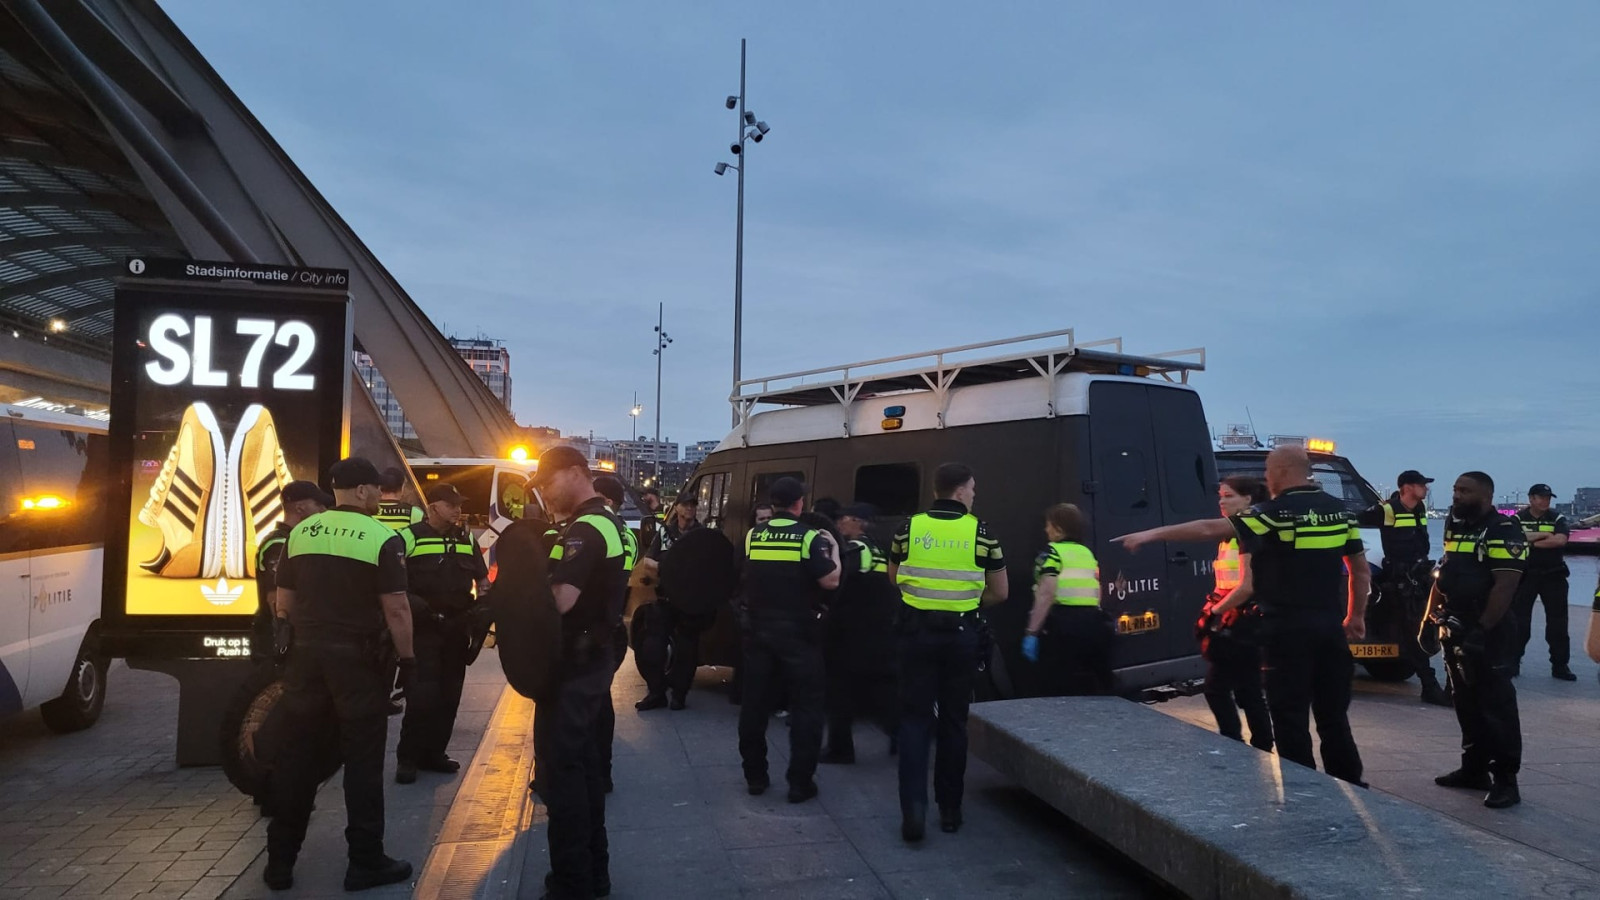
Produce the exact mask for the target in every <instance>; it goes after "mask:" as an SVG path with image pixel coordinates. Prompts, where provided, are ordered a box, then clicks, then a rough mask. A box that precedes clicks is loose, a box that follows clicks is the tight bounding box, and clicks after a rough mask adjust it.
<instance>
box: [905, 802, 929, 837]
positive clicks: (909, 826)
mask: <svg viewBox="0 0 1600 900" xmlns="http://www.w3.org/2000/svg"><path fill="white" fill-rule="evenodd" d="M927 818H928V804H926V803H913V804H911V805H910V806H902V807H900V837H902V838H904V839H905V840H906V841H908V842H911V843H915V842H917V841H920V840H922V836H923V834H924V833H925V832H926V831H927Z"/></svg>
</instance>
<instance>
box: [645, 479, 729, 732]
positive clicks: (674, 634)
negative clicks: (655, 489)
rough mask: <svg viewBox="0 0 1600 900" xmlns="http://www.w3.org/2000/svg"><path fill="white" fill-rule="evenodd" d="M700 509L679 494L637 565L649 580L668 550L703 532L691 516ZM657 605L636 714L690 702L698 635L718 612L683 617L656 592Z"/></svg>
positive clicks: (690, 497) (655, 575)
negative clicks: (658, 619) (657, 627)
mask: <svg viewBox="0 0 1600 900" xmlns="http://www.w3.org/2000/svg"><path fill="white" fill-rule="evenodd" d="M699 506H700V501H699V498H697V497H696V496H695V495H693V494H683V495H681V496H680V497H678V499H677V502H676V503H674V504H673V506H672V517H671V518H669V519H668V520H667V521H666V522H665V523H664V524H662V525H661V527H659V528H657V529H656V533H655V542H654V543H653V544H652V545H651V546H650V549H649V551H648V552H646V553H645V555H644V559H643V560H641V561H640V566H641V567H642V568H643V569H644V570H645V572H646V574H647V575H649V576H650V577H651V578H652V579H655V578H658V573H659V572H660V568H661V558H662V556H664V555H666V554H667V553H670V552H671V551H672V545H673V544H676V543H677V542H678V541H679V540H681V539H682V538H683V536H684V535H686V534H688V533H689V532H691V531H694V530H695V529H697V528H700V527H702V526H701V524H700V520H699V519H698V518H696V517H695V513H696V511H697V510H698V509H699ZM656 603H657V604H658V610H659V612H660V614H661V622H660V631H659V633H657V634H655V635H652V639H651V640H650V641H649V643H650V645H651V646H650V647H649V648H648V649H647V650H646V649H645V648H641V650H642V651H643V652H642V653H641V657H642V658H640V660H639V672H640V674H641V675H643V676H644V679H645V690H646V693H645V697H644V699H643V700H640V701H639V702H637V703H635V704H634V705H633V707H634V709H637V710H640V711H643V710H650V709H660V708H661V707H663V706H670V707H671V708H672V709H683V708H684V706H685V705H686V704H687V703H688V696H689V687H690V686H691V685H693V684H694V673H695V669H697V668H699V667H700V635H701V634H703V633H704V632H705V630H706V629H708V628H710V627H711V625H712V623H713V622H714V621H716V613H714V612H713V613H709V614H701V613H691V612H687V611H685V610H683V609H681V608H679V607H678V606H676V605H675V604H673V602H672V598H671V597H669V596H667V595H666V594H664V593H661V592H660V589H659V588H658V589H657V594H656ZM669 691H670V692H671V695H672V696H671V700H670V702H669V700H668V697H667V695H668V692H669Z"/></svg>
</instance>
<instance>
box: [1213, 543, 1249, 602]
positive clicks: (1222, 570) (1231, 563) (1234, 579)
mask: <svg viewBox="0 0 1600 900" xmlns="http://www.w3.org/2000/svg"><path fill="white" fill-rule="evenodd" d="M1213 570H1214V571H1215V572H1216V576H1217V593H1219V594H1222V595H1223V596H1227V595H1228V594H1230V593H1232V592H1233V589H1234V588H1236V587H1238V586H1239V585H1240V583H1241V582H1243V581H1244V577H1243V575H1241V574H1240V572H1239V542H1238V541H1237V540H1231V541H1224V542H1222V543H1220V544H1218V545H1217V562H1216V565H1215V566H1214V567H1213Z"/></svg>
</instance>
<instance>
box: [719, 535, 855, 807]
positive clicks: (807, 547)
mask: <svg viewBox="0 0 1600 900" xmlns="http://www.w3.org/2000/svg"><path fill="white" fill-rule="evenodd" d="M827 540H828V539H827V538H825V537H824V536H823V535H822V533H821V532H819V531H817V530H816V529H814V528H811V527H810V526H808V525H805V524H803V523H801V522H797V521H795V520H794V519H792V518H790V517H788V516H779V517H776V518H774V519H772V521H770V522H768V523H767V524H765V525H762V526H761V527H760V528H754V529H751V531H750V532H749V534H747V535H746V536H745V541H744V546H745V553H744V557H745V562H744V587H745V590H744V599H745V608H744V610H743V615H742V616H741V618H742V620H743V621H742V622H741V623H740V624H741V625H742V626H743V627H742V628H741V629H740V630H741V632H742V634H741V637H742V641H741V650H742V652H743V657H742V660H743V662H742V668H743V669H744V676H743V677H744V702H743V704H741V705H740V707H739V757H740V759H741V760H743V762H744V778H745V782H746V784H748V785H749V787H750V793H752V794H759V793H761V792H762V791H764V790H766V788H767V785H768V784H769V783H770V782H769V780H768V774H767V720H768V718H769V717H770V716H771V713H772V704H773V701H774V699H775V697H776V694H777V692H778V689H779V687H780V686H781V687H783V688H784V689H786V690H785V692H786V694H787V695H788V700H789V770H788V773H787V778H788V782H789V799H790V800H791V801H795V802H799V801H801V800H805V799H807V798H808V797H810V796H812V795H814V794H815V793H816V783H815V781H814V780H813V779H814V778H815V776H816V771H817V757H818V755H819V754H820V753H821V752H822V722H823V691H824V684H823V678H824V676H823V664H822V622H821V618H820V614H821V603H820V600H821V594H822V589H821V588H820V587H819V586H818V584H817V580H818V579H820V578H825V577H827V575H828V573H830V572H832V571H833V560H832V559H830V558H829V557H828V553H827V543H826V542H827Z"/></svg>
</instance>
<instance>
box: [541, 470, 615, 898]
mask: <svg viewBox="0 0 1600 900" xmlns="http://www.w3.org/2000/svg"><path fill="white" fill-rule="evenodd" d="M535 483H536V485H537V486H538V488H539V490H540V492H541V494H542V495H543V497H544V501H545V503H546V504H547V505H548V506H549V508H550V511H551V513H553V514H554V516H555V517H556V519H557V520H558V521H560V522H563V523H565V527H563V529H562V532H561V558H560V561H559V562H557V563H556V564H555V567H554V569H553V570H552V571H551V573H550V586H551V593H552V594H554V596H555V602H556V608H557V609H558V610H560V612H561V663H560V666H559V667H558V669H557V672H556V683H555V685H554V686H553V687H552V688H551V689H550V690H549V692H548V694H547V696H544V697H539V698H536V703H537V704H538V710H537V716H536V719H535V722H534V740H535V742H536V745H537V746H536V753H537V757H538V765H539V770H540V775H539V779H538V781H539V788H538V790H539V792H540V796H541V797H542V798H543V799H544V802H545V806H546V807H547V808H548V809H549V816H550V821H549V825H548V826H547V829H546V834H547V837H548V839H549V842H550V874H549V875H548V876H547V877H546V878H545V888H546V889H547V891H546V894H545V896H547V897H551V898H584V900H587V898H590V897H604V896H606V895H608V894H609V893H611V876H610V853H609V848H608V845H607V840H606V792H605V773H604V771H603V770H602V767H601V748H600V719H601V716H602V710H603V709H604V708H605V707H606V706H608V705H609V704H610V699H609V698H610V693H611V674H612V671H613V670H614V669H615V656H614V654H615V653H616V650H615V649H614V648H613V647H612V641H613V640H614V632H615V626H616V620H617V618H618V617H619V616H620V615H621V609H622V605H623V603H624V602H625V600H626V597H627V591H628V579H627V577H626V575H625V574H624V572H623V564H624V562H625V559H626V553H627V550H626V545H625V543H624V539H623V534H624V533H625V532H626V531H627V527H626V526H624V525H623V524H622V522H621V521H620V520H619V519H618V518H617V517H616V516H615V515H613V514H612V513H611V511H610V510H608V509H607V508H606V503H605V498H603V497H601V496H600V495H599V494H597V493H595V490H594V484H593V481H592V479H591V476H590V474H589V460H588V458H587V457H585V456H584V455H583V454H582V453H580V452H579V451H577V450H576V449H574V448H572V447H567V446H558V447H552V448H550V449H549V450H546V451H545V452H544V453H543V454H542V455H541V456H540V457H539V471H538V474H537V475H536V476H535Z"/></svg>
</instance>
